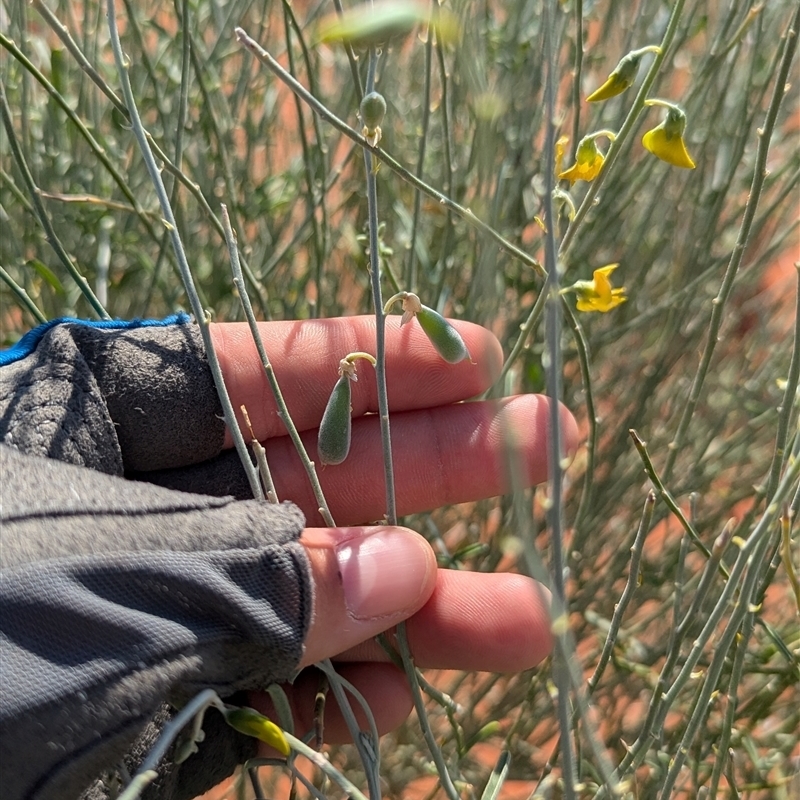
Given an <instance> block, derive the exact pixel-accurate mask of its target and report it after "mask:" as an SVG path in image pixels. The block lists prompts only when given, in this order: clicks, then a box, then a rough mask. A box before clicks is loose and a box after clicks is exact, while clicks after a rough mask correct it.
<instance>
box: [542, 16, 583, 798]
mask: <svg viewBox="0 0 800 800" xmlns="http://www.w3.org/2000/svg"><path fill="white" fill-rule="evenodd" d="M557 13H558V6H557V4H556V3H548V4H546V6H545V18H544V22H543V26H544V63H545V66H546V70H547V72H546V79H545V120H546V123H545V124H546V128H545V142H544V152H545V156H544V162H545V192H544V198H543V201H542V202H543V206H544V216H545V262H544V266H545V272H546V273H547V280H546V282H545V286H544V289H543V292H544V293H545V294H546V296H547V299H546V301H545V317H546V323H545V341H546V344H547V361H546V363H545V374H546V383H547V395H548V397H549V399H550V409H549V422H550V425H549V442H548V452H547V470H548V483H549V486H550V491H549V497H548V509H547V518H548V523H549V527H550V553H551V560H552V561H551V565H550V572H551V576H552V577H551V580H552V587H553V624H552V627H553V630H554V632H555V635H556V652H555V655H554V658H553V680H554V682H555V685H556V688H557V690H558V721H559V726H560V737H559V738H560V743H561V777H562V780H563V783H564V796H565V798H567V800H573V798H574V797H575V796H576V793H575V785H576V783H577V767H576V764H575V750H574V747H575V743H574V740H573V736H572V722H571V714H570V684H571V681H570V674H569V671H570V664H571V660H572V658H573V652H572V647H571V642H570V637H569V635H568V634H569V624H568V621H567V620H568V619H569V612H568V610H567V609H568V604H567V598H566V588H565V582H564V566H565V562H564V540H563V536H564V531H563V522H562V514H563V497H562V491H563V468H562V458H563V454H562V446H561V413H560V403H561V324H562V322H561V310H562V304H561V296H560V294H559V290H560V286H559V274H558V265H557V260H556V259H557V256H556V239H555V231H556V226H557V221H556V219H555V216H554V207H553V190H554V188H555V179H556V176H555V171H554V163H553V154H554V153H555V137H556V127H555V85H556V75H555V73H556V70H557V68H558V65H557V59H556V53H555V47H554V42H553V37H554V36H555V18H556V14H557Z"/></svg>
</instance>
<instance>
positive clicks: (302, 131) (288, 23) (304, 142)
mask: <svg viewBox="0 0 800 800" xmlns="http://www.w3.org/2000/svg"><path fill="white" fill-rule="evenodd" d="M293 20H294V14H293V12H292V9H291V5H290V3H289V2H288V0H283V29H284V37H285V39H286V56H287V59H288V61H289V71H290V72H291V73H292V74H294V73H295V63H294V53H293V51H292V34H291V27H292V21H293ZM295 24H296V23H295ZM298 40H299V41H300V42H301V45H302V46H304V45H303V44H302V37H301V35H300V34H298ZM306 71H307V73H308V78H309V82H310V81H311V70H310V69H309V64H308V61H306ZM312 89H313V87H312ZM292 96H293V98H294V104H295V111H296V113H297V130H298V134H299V136H300V146H301V148H302V150H303V168H304V172H305V179H306V189H307V193H306V202H307V205H308V210H309V212H310V213H309V218H310V222H311V229H312V235H311V238H312V241H313V243H314V247H313V250H314V258H315V259H316V264H315V270H314V272H315V282H316V289H317V301H316V304H315V308H314V316H315V317H318V316H320V315H321V304H322V274H323V267H324V262H325V254H324V247H323V237H322V231H321V230H320V223H319V221H318V220H317V215H316V213H314V210H315V209H316V207H317V205H318V203H317V199H316V197H315V195H316V189H315V186H316V179H315V175H314V173H315V170H314V164H313V163H312V158H311V148H310V147H309V143H308V137H307V136H306V126H305V120H304V119H303V106H302V104H301V102H300V98H299V97H298V96H297V95H296V94H293V95H292ZM311 116H312V118H313V119H316V115H314V114H312V115H311ZM317 145H318V146H317V152H318V153H319V154H321V153H322V149H323V142H322V139H321V138H319V139H318V141H317ZM319 207H320V208H321V209H322V212H323V215H324V213H325V203H324V195H323V197H321V198H320V199H319Z"/></svg>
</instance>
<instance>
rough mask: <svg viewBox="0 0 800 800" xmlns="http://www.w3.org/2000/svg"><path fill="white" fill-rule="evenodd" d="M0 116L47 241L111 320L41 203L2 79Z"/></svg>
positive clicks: (102, 316) (99, 313)
mask: <svg viewBox="0 0 800 800" xmlns="http://www.w3.org/2000/svg"><path fill="white" fill-rule="evenodd" d="M0 115H2V117H3V126H4V127H5V129H6V134H7V136H8V144H9V147H10V148H11V153H12V155H13V156H14V161H15V162H16V164H17V169H18V170H19V172H20V175H22V180H23V181H24V183H25V188H26V189H27V190H28V194H29V195H30V199H31V201H32V203H33V207H34V208H35V209H36V218H37V219H38V221H39V224H40V225H41V226H42V228H43V230H44V232H45V235H46V236H47V241H48V242H49V244H50V246H51V247H52V248H53V250H54V251H55V253H56V255H57V256H58V258H59V260H60V261H61V263H62V264H63V265H64V267H65V268H66V270H67V272H68V273H69V274H70V276H71V277H72V280H74V281H75V284H76V285H77V287H78V288H79V289H80V291H81V294H82V295H83V296H84V297H85V298H86V300H87V302H88V303H89V305H90V306H91V307H92V309H93V310H94V312H95V313H96V314H97V316H98V317H100V319H110V317H109V315H108V313H107V312H106V310H105V309H104V308H103V305H102V303H101V302H100V301H99V300H98V299H97V296H96V295H95V293H94V292H93V291H92V287H91V286H89V282H88V281H87V280H86V278H84V277H83V275H82V274H81V273H80V271H79V270H78V268H77V267H76V266H75V264H74V263H73V261H72V259H71V258H70V257H69V255H68V254H67V251H66V250H65V249H64V245H63V244H61V240H60V239H59V238H58V236H57V235H56V232H55V229H54V228H53V225H52V223H51V222H50V217H48V215H47V211H46V210H45V207H44V204H43V203H42V199H41V196H40V193H39V189H38V187H37V186H36V184H35V182H34V180H33V175H31V171H30V169H28V164H27V162H26V161H25V156H24V154H23V152H22V148H21V147H20V146H19V141H18V140H17V134H16V132H15V131H14V121H13V119H12V116H11V109H10V108H9V105H8V99H7V98H6V89H5V83H4V82H3V81H0Z"/></svg>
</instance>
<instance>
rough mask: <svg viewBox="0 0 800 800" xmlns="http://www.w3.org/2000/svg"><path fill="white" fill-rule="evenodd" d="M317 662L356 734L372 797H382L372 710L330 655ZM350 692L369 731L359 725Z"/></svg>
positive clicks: (354, 738)
mask: <svg viewBox="0 0 800 800" xmlns="http://www.w3.org/2000/svg"><path fill="white" fill-rule="evenodd" d="M316 666H317V669H320V670H322V671H323V672H324V673H325V675H326V676H327V678H328V681H329V683H330V687H331V691H332V692H333V695H334V697H335V698H336V702H337V703H338V705H339V709H340V711H341V712H342V716H343V717H344V720H345V722H346V724H347V729H348V730H349V731H350V735H351V736H352V737H353V742H354V743H355V746H356V749H357V750H358V755H359V757H360V758H361V763H362V764H363V765H364V774H365V775H366V777H367V786H368V787H369V794H370V797H372V798H380V796H381V790H380V775H379V769H380V748H379V737H378V728H377V726H376V724H375V717H374V716H373V714H372V710H371V709H370V707H369V704H368V703H367V701H366V700H365V699H364V696H363V695H362V694H361V692H359V691H358V689H356V688H355V686H353V684H352V683H350V682H349V681H348V680H346V679H345V678H343V677H342V676H341V675H339V674H338V673H337V672H336V670H335V669H334V667H333V664H331V662H330V659H327V658H326V659H325V660H324V661H321V662H319V663H318V664H317V665H316ZM345 690H346V691H345ZM347 693H349V694H351V695H353V697H354V698H355V699H356V701H357V702H358V704H359V705H360V706H361V710H362V711H363V712H364V715H365V716H366V718H367V722H368V724H369V731H367V732H366V735H365V732H364V731H362V730H361V729H360V728H359V725H358V721H357V720H356V717H355V714H354V713H353V709H352V707H351V706H350V701H349V699H348V697H347Z"/></svg>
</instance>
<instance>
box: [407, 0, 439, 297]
mask: <svg viewBox="0 0 800 800" xmlns="http://www.w3.org/2000/svg"><path fill="white" fill-rule="evenodd" d="M438 8H439V2H438V0H431V19H432V20H433V19H435V15H436V13H437V10H438ZM433 35H434V34H433V30H432V29H431V27H430V26H429V29H428V40H427V41H426V42H425V86H424V88H423V90H422V131H421V133H420V137H419V152H418V153H417V172H416V174H417V177H418V178H419V179H420V180H422V178H423V175H424V174H425V150H426V147H427V145H428V127H429V126H430V122H431V73H432V71H433ZM421 207H422V194H421V193H420V192H419V190H417V191H415V192H414V214H413V217H412V220H411V239H410V241H409V249H408V262H407V264H406V275H405V284H406V287H407V288H408V290H409V291H411V292H417V291H418V289H419V279H418V276H417V233H418V230H419V213H420V208H421Z"/></svg>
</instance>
